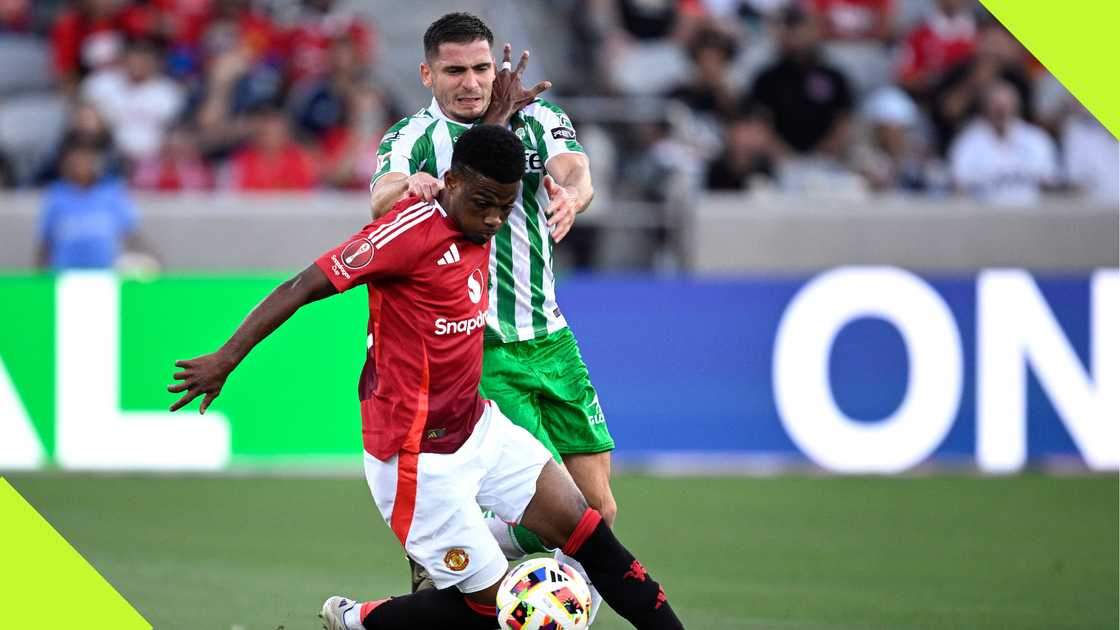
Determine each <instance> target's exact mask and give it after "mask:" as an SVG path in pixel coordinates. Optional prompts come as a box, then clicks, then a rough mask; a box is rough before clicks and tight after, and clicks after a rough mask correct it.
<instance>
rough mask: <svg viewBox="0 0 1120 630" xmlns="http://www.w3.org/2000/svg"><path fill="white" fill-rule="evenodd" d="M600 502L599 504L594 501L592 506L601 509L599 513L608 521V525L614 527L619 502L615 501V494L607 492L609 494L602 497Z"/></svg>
mask: <svg viewBox="0 0 1120 630" xmlns="http://www.w3.org/2000/svg"><path fill="white" fill-rule="evenodd" d="M598 503H599V505H595V504H594V503H593V504H592V505H591V507H593V508H595V509H596V510H599V514H600V515H601V516H602V517H603V520H604V521H606V522H607V527H611V528H613V527H614V519H615V517H616V516H618V504H617V503H615V500H614V496H613V495H611V494H610V493H607V496H605V497H602V498H600V500H599V501H598Z"/></svg>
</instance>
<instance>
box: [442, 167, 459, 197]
mask: <svg viewBox="0 0 1120 630" xmlns="http://www.w3.org/2000/svg"><path fill="white" fill-rule="evenodd" d="M459 181H460V180H459V176H458V175H456V174H455V171H447V172H446V173H444V174H443V187H444V188H446V189H447V192H451V191H452V190H454V189H455V188H457V187H458V186H459Z"/></svg>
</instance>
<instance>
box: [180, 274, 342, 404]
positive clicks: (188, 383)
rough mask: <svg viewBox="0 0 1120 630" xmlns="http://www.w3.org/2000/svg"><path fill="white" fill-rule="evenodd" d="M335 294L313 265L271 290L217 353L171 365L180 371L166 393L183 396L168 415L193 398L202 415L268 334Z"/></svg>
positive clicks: (325, 278)
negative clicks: (304, 310)
mask: <svg viewBox="0 0 1120 630" xmlns="http://www.w3.org/2000/svg"><path fill="white" fill-rule="evenodd" d="M335 293H337V290H336V289H335V288H334V285H332V284H331V282H330V280H328V279H327V276H326V274H324V273H323V270H322V269H320V268H319V267H318V266H316V265H311V266H310V267H308V268H307V269H304V270H303V271H301V272H300V273H299V274H298V275H296V276H295V277H293V278H291V279H290V280H287V281H285V282H284V283H283V284H281V285H280V286H278V287H276V288H275V289H273V290H272V293H269V294H268V297H266V298H265V299H264V300H263V301H262V302H261V303H260V304H258V305H257V306H256V308H254V309H253V310H252V311H250V312H249V315H248V316H247V317H246V318H245V321H243V322H241V325H240V326H238V327H237V331H236V332H234V333H233V336H232V337H230V338H229V341H227V342H226V343H225V345H223V346H222V347H221V348H220V349H219V350H218V351H217V352H213V353H211V354H205V355H202V356H200V357H196V358H194V359H190V360H187V361H176V362H175V367H180V368H183V370H182V371H181V372H176V373H175V374H174V375H173V378H174V379H175V380H176V381H180V382H178V383H174V384H172V385H168V386H167V391H169V392H171V393H173V394H178V393H180V392H186V393H184V394H183V396H182V397H181V398H179V400H177V401H175V404H173V405H171V411H177V410H178V409H180V408H181V407H183V405H186V404H187V403H189V402H190V401H192V400H194V399H195V398H198V397H199V396H203V395H205V397H204V398H203V399H202V404H201V405H199V407H198V412H199V413H206V408H207V407H209V406H210V403H212V402H214V399H215V398H217V397H218V394H220V393H221V392H222V386H223V385H225V383H226V378H228V377H229V375H230V372H233V370H234V368H236V367H237V366H238V364H240V363H241V360H242V359H244V358H245V355H247V354H249V351H250V350H252V349H253V347H254V346H256V345H257V344H258V343H260V342H261V340H263V339H264V338H265V337H267V336H269V335H270V334H272V331H274V330H276V329H277V328H279V327H280V325H281V324H283V323H284V322H286V321H287V320H288V318H289V317H291V316H292V314H294V313H295V312H296V311H297V310H299V308H300V307H301V306H303V305H305V304H309V303H311V302H314V301H316V300H321V299H323V298H325V297H330V296H332V295H334V294H335Z"/></svg>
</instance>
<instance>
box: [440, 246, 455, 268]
mask: <svg viewBox="0 0 1120 630" xmlns="http://www.w3.org/2000/svg"><path fill="white" fill-rule="evenodd" d="M457 262H459V248H458V247H455V243H452V244H451V247H450V248H448V250H447V251H445V252H443V258H440V259H439V260H437V261H436V264H437V265H450V264H452V263H457Z"/></svg>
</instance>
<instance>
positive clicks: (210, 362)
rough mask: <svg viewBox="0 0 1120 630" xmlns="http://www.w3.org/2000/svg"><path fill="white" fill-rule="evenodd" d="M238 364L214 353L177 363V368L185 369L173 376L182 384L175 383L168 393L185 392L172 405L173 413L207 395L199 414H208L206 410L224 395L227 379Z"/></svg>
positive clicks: (218, 353) (199, 408) (220, 354)
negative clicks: (219, 396)
mask: <svg viewBox="0 0 1120 630" xmlns="http://www.w3.org/2000/svg"><path fill="white" fill-rule="evenodd" d="M236 365H237V364H236V363H235V362H232V361H230V360H229V359H228V358H227V357H225V356H223V355H222V353H221V352H220V351H219V352H214V353H212V354H205V355H202V356H201V357H197V358H194V359H190V360H189V361H176V362H175V367H180V368H183V371H182V372H176V373H175V374H174V375H172V378H174V379H175V380H177V381H182V382H180V383H175V384H172V385H168V386H167V391H169V392H171V393H172V394H178V393H179V392H183V391H185V392H186V393H185V394H183V396H182V397H181V398H179V400H177V401H175V404H173V405H171V407H170V410H171V411H178V410H179V409H180V408H182V407H183V405H186V404H187V403H189V402H190V401H192V400H194V399H195V398H198V397H199V396H201V395H203V394H205V395H206V397H205V398H203V399H202V404H201V405H199V407H198V412H199V413H206V408H207V407H209V406H210V403H212V402H214V399H215V398H217V397H218V394H221V393H222V386H223V385H225V384H226V378H228V377H229V373H230V372H232V371H233V368H234V367H235V366H236Z"/></svg>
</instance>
